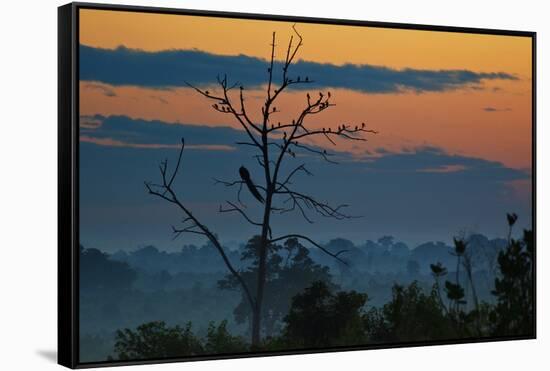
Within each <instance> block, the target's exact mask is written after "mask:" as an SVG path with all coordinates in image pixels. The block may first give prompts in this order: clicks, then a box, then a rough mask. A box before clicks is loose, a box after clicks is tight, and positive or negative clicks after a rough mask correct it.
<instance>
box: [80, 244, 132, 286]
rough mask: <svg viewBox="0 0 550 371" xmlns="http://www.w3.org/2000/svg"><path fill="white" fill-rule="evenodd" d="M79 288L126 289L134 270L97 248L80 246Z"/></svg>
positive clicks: (129, 284) (130, 282) (130, 283)
mask: <svg viewBox="0 0 550 371" xmlns="http://www.w3.org/2000/svg"><path fill="white" fill-rule="evenodd" d="M79 272H80V289H81V290H88V291H90V290H95V291H110V292H113V291H117V290H128V289H130V288H131V287H132V283H133V282H134V281H135V279H136V272H135V271H134V270H133V269H131V268H130V266H129V265H128V264H126V263H122V262H118V261H115V260H112V259H110V258H109V255H107V254H105V253H103V252H101V251H100V250H98V249H85V248H84V247H82V246H80V269H79Z"/></svg>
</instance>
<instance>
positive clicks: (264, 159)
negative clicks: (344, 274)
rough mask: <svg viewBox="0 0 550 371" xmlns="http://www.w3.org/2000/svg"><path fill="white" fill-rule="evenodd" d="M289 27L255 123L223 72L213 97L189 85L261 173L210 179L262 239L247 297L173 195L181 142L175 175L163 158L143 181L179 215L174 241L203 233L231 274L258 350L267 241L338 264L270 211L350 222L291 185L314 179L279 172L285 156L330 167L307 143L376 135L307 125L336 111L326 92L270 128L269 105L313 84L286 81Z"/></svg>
mask: <svg viewBox="0 0 550 371" xmlns="http://www.w3.org/2000/svg"><path fill="white" fill-rule="evenodd" d="M292 29H293V32H294V35H292V36H291V37H290V39H289V42H288V46H287V48H286V54H285V57H284V62H276V61H275V46H276V44H275V41H276V34H275V32H273V34H272V42H271V57H270V59H269V62H268V68H267V75H268V79H267V88H266V92H265V102H264V103H263V106H262V108H261V119H260V120H258V121H255V120H253V119H252V118H251V116H250V114H249V112H248V110H247V107H246V104H245V101H246V99H245V87H244V86H242V85H241V84H240V83H238V82H236V83H233V84H230V83H229V82H228V79H227V75H224V76H223V77H220V76H218V78H217V82H218V85H219V91H218V92H213V91H209V90H205V89H202V88H200V87H197V86H194V85H192V84H189V83H188V84H187V85H188V86H189V87H191V88H192V89H194V90H195V91H196V92H197V93H199V94H200V95H202V96H203V97H205V98H206V99H208V100H210V101H212V108H213V109H214V110H216V111H218V112H220V113H222V114H226V115H228V116H230V117H232V118H233V119H235V120H236V121H237V122H238V124H239V125H240V126H241V128H242V129H243V130H244V133H245V135H246V138H247V139H246V140H245V141H243V142H238V143H237V144H238V145H241V146H248V147H252V148H254V149H255V150H256V151H257V153H256V154H255V155H254V158H255V159H256V160H257V163H258V165H259V168H260V170H261V176H259V177H257V178H255V177H254V174H253V172H251V171H250V170H249V169H246V168H244V167H242V168H241V169H240V171H239V175H240V176H239V177H238V178H237V179H235V180H219V179H218V180H216V182H217V183H218V184H222V185H224V186H226V187H237V188H238V192H237V198H238V201H239V202H230V201H226V203H225V205H223V206H222V205H220V208H219V212H220V213H237V214H240V216H241V217H243V219H244V220H245V221H246V222H247V223H250V224H251V225H254V226H256V227H258V228H259V229H260V232H259V233H258V235H259V236H260V240H259V254H258V270H257V279H256V285H255V292H252V290H251V289H250V286H249V285H248V284H247V283H246V282H245V281H244V280H243V278H242V276H241V273H240V272H239V271H237V270H236V269H235V268H234V267H233V265H232V264H231V262H230V261H229V259H228V258H227V255H226V253H225V251H224V249H223V247H222V245H221V243H220V242H219V239H218V237H217V236H216V235H215V234H214V233H213V232H212V231H211V230H210V229H209V228H208V227H207V225H206V224H204V223H203V222H202V221H199V219H198V218H197V217H196V216H195V215H194V214H193V212H192V210H191V209H189V208H188V207H187V205H186V204H185V202H184V201H182V200H181V199H180V198H179V197H178V196H177V194H176V192H175V191H174V189H173V182H174V179H175V177H176V175H177V173H178V171H179V169H180V165H181V159H182V154H183V150H184V147H185V142H184V140H183V139H182V144H181V150H180V153H179V157H178V160H177V163H176V165H175V168H174V169H173V171H172V172H171V173H170V174H169V170H168V161H167V160H165V161H163V162H162V163H161V165H160V173H161V183H150V182H149V183H146V187H147V190H148V191H149V193H150V194H152V195H155V196H158V197H160V198H162V199H164V200H166V201H167V202H169V203H171V204H173V205H175V206H176V207H178V208H179V209H180V210H181V211H182V213H183V214H184V221H183V226H182V227H180V228H176V227H173V232H174V233H175V237H177V236H179V235H181V234H183V233H191V234H198V235H202V236H204V237H206V238H207V239H209V240H210V241H211V242H212V245H214V247H215V248H216V249H217V251H218V252H219V254H220V255H221V257H222V258H223V260H224V262H225V265H226V266H227V268H228V270H229V271H230V273H231V274H232V275H233V276H234V277H235V279H236V280H237V281H238V282H239V285H240V286H241V289H242V290H243V292H244V293H245V296H246V298H247V300H248V303H249V305H250V307H251V310H252V313H253V316H252V317H253V318H252V334H251V337H252V339H251V343H252V347H253V348H256V347H258V345H259V344H260V340H261V330H260V329H261V324H260V322H261V319H262V308H263V302H264V295H265V292H264V291H265V282H266V276H267V257H268V247H269V246H270V245H271V244H273V243H275V242H278V241H283V240H287V239H289V238H296V239H299V240H302V241H304V242H307V243H309V244H311V245H312V246H315V247H317V248H319V249H321V250H322V251H323V252H325V253H326V254H328V255H330V256H332V257H333V258H335V259H337V260H340V261H342V262H343V260H342V259H341V258H340V257H339V255H340V254H341V253H342V252H336V253H332V252H330V251H328V250H327V249H325V248H324V247H323V246H321V245H320V244H318V243H317V242H315V241H314V240H313V239H312V238H310V237H308V236H305V235H303V234H299V233H292V234H287V235H282V236H277V237H274V236H273V234H272V232H273V231H272V226H271V220H272V219H271V217H272V215H273V214H275V213H277V214H284V213H289V212H298V213H300V214H301V216H302V217H303V218H304V219H305V220H306V221H307V222H309V223H312V222H313V220H312V218H311V215H310V213H312V212H313V213H317V214H319V215H320V216H322V217H326V218H333V219H336V220H344V219H350V218H353V217H354V216H351V215H348V214H346V213H345V212H344V211H343V209H344V208H345V207H346V206H348V205H338V206H332V205H331V204H329V203H327V202H324V201H319V200H318V199H316V198H315V197H313V196H311V195H310V194H308V193H307V192H300V191H297V190H295V189H294V188H293V186H292V184H293V179H294V177H295V176H297V175H298V174H299V173H303V174H306V175H312V174H311V173H310V171H309V170H308V169H307V168H306V165H305V164H304V163H302V164H300V165H298V166H296V167H294V168H293V169H292V170H290V171H288V172H286V174H284V173H285V171H284V170H283V166H282V165H283V163H284V162H285V160H286V159H287V157H288V156H291V157H292V158H296V154H297V152H303V153H308V154H310V155H316V156H320V157H321V158H322V159H324V160H326V161H328V162H334V161H333V160H332V159H331V156H333V154H332V153H329V152H328V151H326V150H323V149H320V148H319V147H317V146H314V145H312V144H311V139H312V138H315V137H321V138H324V139H326V140H327V141H328V142H329V143H331V144H333V145H336V142H335V141H334V139H335V138H342V139H346V140H352V141H365V140H366V139H365V138H364V136H363V134H367V133H376V132H375V131H374V130H370V129H367V128H366V126H365V123H361V124H358V125H351V124H338V125H337V127H327V128H322V129H314V128H308V124H307V119H308V118H310V117H311V116H314V115H317V114H319V113H321V112H323V111H325V110H326V109H329V108H331V107H333V106H335V104H334V103H332V100H331V98H332V96H331V93H330V92H326V93H323V92H319V93H318V95H316V96H315V97H313V96H312V95H311V94H310V93H306V96H305V105H304V108H303V109H302V110H301V111H299V113H298V114H297V115H296V117H295V118H294V119H292V120H290V121H289V122H283V123H280V122H277V123H275V121H274V120H272V115H273V114H276V113H278V112H280V111H279V109H278V108H277V107H276V105H275V103H276V101H277V99H278V98H279V97H280V96H281V94H282V93H283V92H285V91H286V90H287V89H288V88H290V87H292V86H302V85H308V84H311V83H313V80H312V79H310V78H309V77H308V76H291V71H290V69H291V65H292V63H293V62H294V61H295V59H296V55H297V54H298V52H299V50H300V48H301V47H302V46H303V43H302V40H303V39H302V36H301V35H300V34H299V33H298V31H297V30H296V28H295V26H294V25H293V26H292ZM275 67H281V80H280V82H279V83H278V84H277V83H276V82H275V79H276V77H277V76H276V75H275ZM335 126H336V125H335ZM253 179H256V182H254V180H253ZM243 185H245V186H246V187H247V188H248V190H249V191H250V192H251V193H252V194H253V196H254V197H255V198H256V199H257V200H258V201H259V202H258V203H257V204H256V205H255V206H256V207H261V208H263V210H262V211H263V212H262V215H263V217H262V219H261V220H253V219H252V218H251V217H250V216H249V214H248V213H247V212H246V210H245V207H244V205H243V204H242V203H241V201H240V193H241V190H242V187H243Z"/></svg>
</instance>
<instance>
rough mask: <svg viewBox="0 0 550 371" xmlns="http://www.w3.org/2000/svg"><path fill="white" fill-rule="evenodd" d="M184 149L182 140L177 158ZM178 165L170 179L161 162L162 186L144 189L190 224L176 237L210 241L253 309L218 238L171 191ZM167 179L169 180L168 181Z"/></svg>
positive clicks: (247, 289)
mask: <svg viewBox="0 0 550 371" xmlns="http://www.w3.org/2000/svg"><path fill="white" fill-rule="evenodd" d="M184 148H185V141H184V140H182V144H181V149H180V153H179V158H180V159H181V157H182V153H183V150H184ZM179 163H180V161H179V160H178V165H177V166H176V168H175V169H174V172H173V173H172V175H171V176H170V177H168V176H167V173H168V163H167V161H163V163H161V165H160V173H161V180H162V184H161V185H158V184H153V183H147V182H146V183H145V187H146V188H147V191H148V192H149V194H152V195H154V196H157V197H159V198H162V199H163V200H166V201H168V202H170V203H172V204H174V205H176V206H177V207H178V208H179V209H180V210H181V211H182V212H183V214H184V215H185V219H184V223H186V222H191V223H192V225H191V226H188V227H185V228H183V229H176V228H175V227H173V231H174V233H175V234H176V237H177V236H178V235H180V234H182V233H194V234H200V235H203V236H205V237H206V238H208V239H209V240H210V242H211V243H212V245H214V247H215V248H216V250H218V253H219V254H220V256H221V257H222V259H223V261H224V263H225V265H226V267H227V269H228V270H229V271H230V272H231V274H232V275H233V276H234V277H235V278H236V279H237V280H238V281H239V283H240V284H241V287H242V289H243V291H244V292H245V295H246V297H247V299H248V301H249V302H250V305H251V306H252V307H253V308H254V306H255V305H256V304H255V300H254V299H253V297H252V295H251V293H250V290H249V288H248V286H247V284H246V282H244V280H243V278H242V277H241V275H240V274H239V272H237V270H236V269H235V268H234V267H233V265H232V264H231V262H230V261H229V258H228V257H227V254H226V253H225V250H224V249H223V247H222V245H221V243H220V242H219V240H218V238H217V237H216V236H215V235H214V234H213V233H212V232H211V231H210V230H209V229H208V227H206V225H204V224H202V223H201V222H200V221H199V220H198V219H197V218H196V217H195V216H194V215H193V213H192V212H191V211H190V210H189V209H188V208H187V207H185V205H183V203H182V202H181V201H180V200H179V199H178V197H177V195H176V193H175V192H174V190H173V189H172V182H173V180H174V178H175V177H176V175H177V172H178V171H179ZM168 178H169V179H170V180H168Z"/></svg>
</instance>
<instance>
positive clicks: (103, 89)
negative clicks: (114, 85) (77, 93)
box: [84, 83, 116, 98]
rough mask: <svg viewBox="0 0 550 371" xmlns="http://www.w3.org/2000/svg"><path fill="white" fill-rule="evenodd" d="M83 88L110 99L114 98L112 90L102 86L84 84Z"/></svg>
mask: <svg viewBox="0 0 550 371" xmlns="http://www.w3.org/2000/svg"><path fill="white" fill-rule="evenodd" d="M84 88H85V89H92V90H99V91H100V92H101V93H102V94H103V95H105V96H106V97H111V98H112V97H116V93H115V92H114V90H112V89H109V87H108V86H105V85H104V84H95V83H87V84H84Z"/></svg>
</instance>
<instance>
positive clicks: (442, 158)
mask: <svg viewBox="0 0 550 371" xmlns="http://www.w3.org/2000/svg"><path fill="white" fill-rule="evenodd" d="M378 153H380V152H379V151H378ZM364 171H368V172H373V173H388V172H391V173H397V174H401V175H402V176H405V177H408V178H410V177H412V176H415V177H416V176H420V177H422V176H434V175H435V176H440V177H442V176H448V177H455V178H456V177H460V178H463V179H470V180H472V179H474V178H476V179H486V180H490V181H491V182H506V181H512V180H518V179H526V178H529V177H530V175H529V173H528V172H527V171H525V170H519V169H513V168H508V167H506V166H504V165H503V164H502V163H500V162H498V161H490V160H486V159H482V158H477V157H470V156H465V155H458V154H450V153H448V152H446V151H445V150H444V149H442V148H438V147H430V146H426V147H418V148H413V149H411V148H409V149H407V150H406V151H402V152H390V151H385V152H384V153H383V155H382V156H381V157H374V158H369V159H368V161H366V163H365V167H364ZM415 174H416V175H415Z"/></svg>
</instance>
